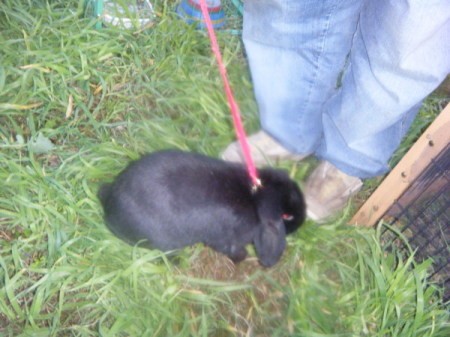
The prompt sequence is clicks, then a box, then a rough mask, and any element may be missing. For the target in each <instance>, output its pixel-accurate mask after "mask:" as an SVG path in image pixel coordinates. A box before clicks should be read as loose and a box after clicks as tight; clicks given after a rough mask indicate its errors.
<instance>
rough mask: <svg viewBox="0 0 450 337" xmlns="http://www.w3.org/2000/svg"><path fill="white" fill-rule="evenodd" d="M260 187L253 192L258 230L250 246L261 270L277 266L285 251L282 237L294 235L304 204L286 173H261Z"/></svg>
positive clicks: (303, 210) (298, 190) (262, 171)
mask: <svg viewBox="0 0 450 337" xmlns="http://www.w3.org/2000/svg"><path fill="white" fill-rule="evenodd" d="M260 176H261V180H262V184H263V186H262V187H261V188H260V189H259V190H258V191H257V192H256V195H255V198H256V204H257V211H258V217H259V221H260V228H259V230H258V232H257V234H256V236H255V239H254V245H255V249H256V253H257V255H258V258H259V261H260V263H261V264H262V265H263V266H265V267H270V266H273V265H274V264H275V263H277V262H278V260H279V259H280V257H281V255H282V254H283V252H284V249H285V248H286V234H289V233H291V232H293V231H295V230H296V229H297V228H298V227H299V226H300V224H301V223H302V222H303V221H304V219H305V202H304V199H303V196H302V194H301V192H300V189H299V188H298V186H297V184H296V183H295V182H294V181H292V180H291V179H290V178H289V176H288V175H287V173H285V172H283V171H279V170H271V169H266V170H261V172H260Z"/></svg>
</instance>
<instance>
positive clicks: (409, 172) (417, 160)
mask: <svg viewBox="0 0 450 337" xmlns="http://www.w3.org/2000/svg"><path fill="white" fill-rule="evenodd" d="M449 143H450V104H447V106H446V107H445V109H444V110H442V112H441V113H440V114H439V115H438V116H437V118H436V119H435V120H434V122H433V123H432V124H431V125H430V126H429V127H428V128H427V129H426V130H425V132H424V133H423V134H422V136H421V137H420V138H419V139H418V140H417V142H416V143H415V144H414V145H413V146H412V147H411V149H410V150H409V151H408V153H407V154H406V155H405V156H404V157H403V158H402V160H401V161H400V162H399V163H398V164H397V166H396V167H395V168H394V169H393V170H392V171H391V173H389V175H388V176H387V177H386V178H385V179H384V181H383V182H382V183H381V184H380V186H378V188H377V189H376V190H375V192H374V193H372V195H371V196H370V198H369V199H368V200H367V201H366V202H365V203H364V205H363V206H362V207H361V208H360V209H359V210H358V212H357V213H356V214H355V215H354V217H353V218H352V219H351V220H350V223H352V224H355V225H358V226H373V225H375V224H376V223H377V222H378V220H379V219H380V218H381V217H382V216H383V215H384V214H385V213H386V211H387V210H388V209H389V208H390V207H391V206H392V204H393V203H394V202H395V201H396V200H398V198H399V197H400V196H401V195H402V194H403V192H405V190H406V189H407V188H408V187H409V186H410V185H411V183H412V182H414V180H415V179H416V178H417V176H418V175H419V174H420V173H422V171H423V170H424V169H425V168H426V167H427V166H428V164H429V163H430V162H431V161H432V160H433V159H434V158H435V157H436V156H437V155H438V154H439V153H440V152H441V151H442V149H443V148H444V147H445V146H446V145H447V144H449Z"/></svg>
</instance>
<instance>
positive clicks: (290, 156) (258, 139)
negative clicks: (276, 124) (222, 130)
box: [221, 131, 308, 166]
mask: <svg viewBox="0 0 450 337" xmlns="http://www.w3.org/2000/svg"><path fill="white" fill-rule="evenodd" d="M247 141H248V145H249V147H250V152H251V154H252V157H253V161H254V162H255V165H256V166H264V165H268V164H270V163H272V162H277V161H279V160H296V161H300V160H302V159H304V158H306V157H307V156H308V155H299V154H294V153H292V152H290V151H289V150H287V149H286V148H285V147H283V146H282V145H281V144H280V143H278V142H277V141H276V140H275V139H273V138H272V137H271V136H269V135H268V134H267V133H265V132H264V131H259V132H257V133H255V134H254V135H252V136H250V137H248V138H247ZM221 157H222V159H224V160H226V161H232V162H239V163H243V162H244V161H245V160H244V157H243V155H242V151H241V146H240V144H239V142H234V143H231V144H230V145H228V147H227V148H226V149H225V151H223V152H222V155H221Z"/></svg>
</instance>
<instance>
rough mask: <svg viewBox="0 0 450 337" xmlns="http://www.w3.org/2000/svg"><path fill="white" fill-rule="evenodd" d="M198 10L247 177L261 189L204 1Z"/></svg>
mask: <svg viewBox="0 0 450 337" xmlns="http://www.w3.org/2000/svg"><path fill="white" fill-rule="evenodd" d="M200 8H201V10H202V14H203V18H204V20H205V25H206V29H207V31H208V35H209V40H210V42H211V49H212V51H213V53H214V56H215V57H216V60H217V65H218V66H219V72H220V75H221V77H222V81H223V85H224V87H225V93H226V95H227V99H228V105H229V106H230V110H231V116H232V117H233V124H234V128H235V130H236V135H237V138H238V141H239V144H240V145H241V149H242V153H243V154H244V159H245V163H246V165H247V171H248V175H249V176H250V179H251V181H252V185H253V186H252V189H253V190H254V191H256V190H257V189H258V188H259V187H261V180H260V179H259V178H258V172H257V171H256V167H255V164H254V162H253V158H252V155H251V153H250V148H249V146H248V142H247V136H246V134H245V130H244V127H243V125H242V120H241V115H240V112H239V106H238V105H237V103H236V100H235V99H234V96H233V92H232V91H231V87H230V83H229V81H228V76H227V70H226V68H225V65H224V64H223V61H222V55H221V54H220V50H219V44H218V43H217V38H216V34H215V32H214V28H213V25H212V22H211V17H210V16H209V12H208V6H207V5H206V0H200Z"/></svg>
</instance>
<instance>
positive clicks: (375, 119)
mask: <svg viewBox="0 0 450 337" xmlns="http://www.w3.org/2000/svg"><path fill="white" fill-rule="evenodd" d="M449 36H450V3H449V2H448V1H445V0H439V1H436V0H432V1H426V2H425V1H417V0H411V1H408V0H396V1H389V0H379V1H367V3H366V4H365V6H364V7H363V9H362V11H361V17H360V21H359V24H358V30H357V33H356V34H355V38H354V42H353V46H352V50H351V54H350V59H349V61H350V62H349V66H348V69H347V70H346V71H345V73H344V76H343V79H342V87H341V89H340V90H339V91H338V92H337V94H335V95H334V96H333V97H332V98H331V99H330V100H329V101H328V102H327V103H326V106H325V108H324V114H323V119H322V120H323V132H324V137H323V140H322V143H321V145H320V147H319V149H318V151H317V153H316V154H317V155H318V156H319V157H320V158H322V159H324V160H326V161H324V162H322V163H321V164H320V165H319V167H318V168H317V169H316V170H315V171H313V173H312V174H311V176H310V177H309V178H308V180H307V182H306V184H305V197H306V202H307V205H308V214H309V217H310V218H313V219H315V220H318V221H321V220H324V219H326V218H327V217H329V216H330V215H332V214H333V213H335V212H336V211H337V210H339V209H341V208H343V207H344V206H345V204H346V201H347V200H348V199H349V198H350V197H351V196H352V195H353V194H354V193H356V192H357V191H358V190H359V188H360V187H361V182H360V181H359V179H358V178H356V177H359V178H366V177H372V176H377V175H380V174H383V173H385V172H386V171H387V170H388V160H389V158H390V157H391V155H392V153H393V152H394V151H395V150H396V148H397V147H398V145H399V143H400V141H401V139H402V137H403V136H404V134H405V133H406V131H407V130H408V128H409V126H410V125H411V122H412V121H413V119H414V117H415V115H416V113H417V111H418V109H419V108H420V105H421V101H422V100H423V99H424V98H425V97H426V95H428V94H429V93H430V92H431V91H433V90H434V89H435V88H436V87H437V86H438V85H439V83H440V82H441V81H442V80H443V79H444V78H445V76H446V75H447V74H448V72H449V71H450V56H449V55H450V46H449V44H448V43H447V41H448V37H449ZM330 163H331V164H332V165H331V164H330Z"/></svg>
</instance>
